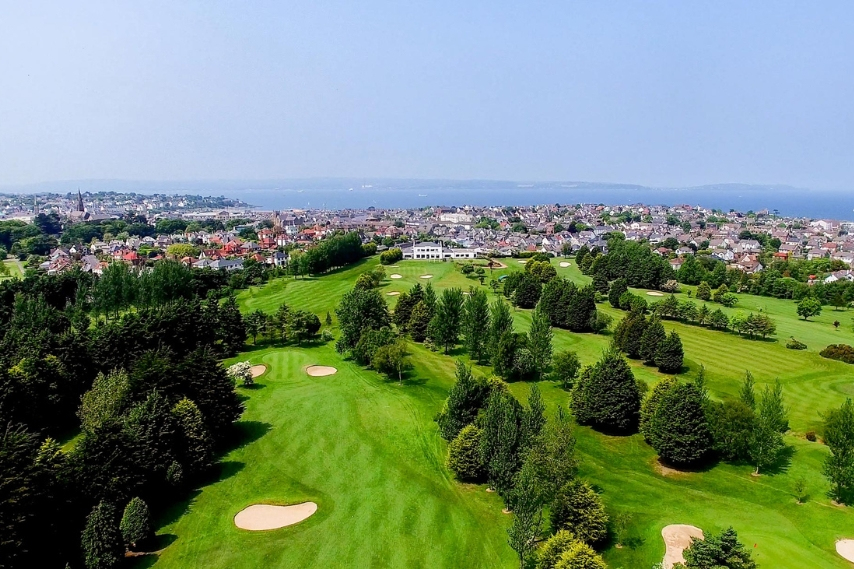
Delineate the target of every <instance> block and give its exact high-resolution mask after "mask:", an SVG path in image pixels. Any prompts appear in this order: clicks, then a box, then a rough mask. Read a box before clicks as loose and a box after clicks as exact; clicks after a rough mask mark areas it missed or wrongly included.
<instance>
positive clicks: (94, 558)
mask: <svg viewBox="0 0 854 569" xmlns="http://www.w3.org/2000/svg"><path fill="white" fill-rule="evenodd" d="M117 518H118V516H117V513H116V508H115V507H114V506H113V505H112V504H110V503H108V502H101V503H99V504H98V505H97V506H95V508H94V509H93V510H92V512H91V513H90V514H89V516H88V517H87V518H86V527H85V528H84V530H83V536H82V539H81V548H82V550H83V561H84V562H85V564H86V568H87V569H113V568H115V567H118V566H119V564H120V563H121V561H122V560H123V559H124V553H125V548H124V544H123V543H122V535H121V532H119V522H118V519H117Z"/></svg>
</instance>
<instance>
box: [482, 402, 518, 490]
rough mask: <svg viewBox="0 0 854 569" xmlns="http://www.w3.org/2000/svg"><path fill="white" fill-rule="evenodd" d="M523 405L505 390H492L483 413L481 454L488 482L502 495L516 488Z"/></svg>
mask: <svg viewBox="0 0 854 569" xmlns="http://www.w3.org/2000/svg"><path fill="white" fill-rule="evenodd" d="M523 412H524V411H523V409H522V406H521V405H519V402H518V401H516V398H515V397H513V396H512V395H510V394H509V393H507V392H505V391H503V390H492V392H491V393H490V395H489V399H488V400H487V404H486V412H485V413H484V414H483V424H482V428H483V436H482V437H481V446H480V448H481V457H482V460H483V463H484V465H485V466H486V471H487V477H488V480H489V483H490V484H491V485H492V487H493V488H495V489H496V490H497V491H498V493H499V494H501V496H503V497H505V498H506V497H508V496H509V493H510V491H511V490H512V489H513V481H514V478H515V476H516V472H518V470H519V466H520V464H519V463H520V458H521V457H520V452H519V451H520V447H521V443H522V429H521V420H522V415H523Z"/></svg>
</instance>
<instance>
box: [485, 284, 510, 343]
mask: <svg viewBox="0 0 854 569" xmlns="http://www.w3.org/2000/svg"><path fill="white" fill-rule="evenodd" d="M506 332H511V333H512V332H513V316H511V314H510V308H509V307H508V306H507V304H506V303H505V302H504V301H503V300H501V299H500V298H499V299H498V300H496V301H495V302H493V303H492V305H491V306H490V310H489V344H488V352H489V354H490V356H493V357H494V356H495V353H496V352H497V351H498V344H499V342H501V338H502V337H503V336H504V334H505V333H506Z"/></svg>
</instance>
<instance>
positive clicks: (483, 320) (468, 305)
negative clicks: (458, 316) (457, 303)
mask: <svg viewBox="0 0 854 569" xmlns="http://www.w3.org/2000/svg"><path fill="white" fill-rule="evenodd" d="M462 328H463V335H464V341H465V345H466V349H467V350H468V353H469V356H470V357H471V358H472V359H473V360H475V361H483V360H485V359H486V356H487V347H488V346H487V340H488V337H489V336H488V334H489V301H488V300H487V298H486V291H484V290H480V289H475V288H472V289H471V290H470V291H469V296H468V298H467V299H466V301H465V304H464V305H463V318H462Z"/></svg>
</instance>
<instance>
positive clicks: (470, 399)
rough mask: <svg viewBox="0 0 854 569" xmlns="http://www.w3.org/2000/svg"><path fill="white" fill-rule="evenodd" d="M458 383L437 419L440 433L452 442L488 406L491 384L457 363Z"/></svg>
mask: <svg viewBox="0 0 854 569" xmlns="http://www.w3.org/2000/svg"><path fill="white" fill-rule="evenodd" d="M456 379H457V380H456V382H455V383H454V385H453V386H451V389H450V390H449V391H448V398H447V399H446V400H445V405H444V406H443V408H442V411H441V412H440V413H439V415H438V416H437V417H436V423H438V425H439V432H440V433H441V435H442V437H444V439H445V440H448V441H451V440H454V439H455V438H456V436H457V435H458V434H459V432H460V431H461V430H462V429H463V427H465V426H466V425H469V424H471V423H472V422H473V421H474V419H475V417H476V416H477V414H478V411H480V410H481V409H482V408H484V407H485V406H486V401H487V398H488V397H489V393H490V386H489V384H488V383H487V382H486V381H485V380H483V379H479V378H475V377H474V376H473V375H472V373H471V368H470V367H468V366H466V365H465V364H464V363H463V362H462V361H459V360H458V361H457V369H456Z"/></svg>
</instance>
